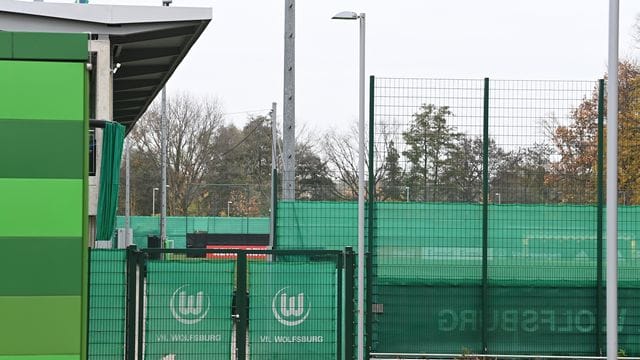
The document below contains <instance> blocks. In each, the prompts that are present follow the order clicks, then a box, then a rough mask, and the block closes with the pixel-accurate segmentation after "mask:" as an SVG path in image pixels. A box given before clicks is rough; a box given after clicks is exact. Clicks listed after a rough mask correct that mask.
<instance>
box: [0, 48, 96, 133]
mask: <svg viewBox="0 0 640 360" xmlns="http://www.w3.org/2000/svg"><path fill="white" fill-rule="evenodd" d="M85 71H86V70H85V64H84V63H67V62H39V61H5V60H0V84H1V85H0V99H2V106H0V119H10V120H22V119H26V120H77V121H83V120H84V118H85V114H84V101H85V100H84V87H83V86H82V85H80V86H79V84H81V83H82V82H83V81H84V72H85Z"/></svg>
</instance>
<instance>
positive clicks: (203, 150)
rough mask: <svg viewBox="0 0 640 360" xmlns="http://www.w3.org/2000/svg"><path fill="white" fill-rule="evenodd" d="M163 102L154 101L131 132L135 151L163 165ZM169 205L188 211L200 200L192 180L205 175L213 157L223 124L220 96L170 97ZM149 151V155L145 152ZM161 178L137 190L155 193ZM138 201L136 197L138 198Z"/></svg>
mask: <svg viewBox="0 0 640 360" xmlns="http://www.w3.org/2000/svg"><path fill="white" fill-rule="evenodd" d="M160 111H161V109H160V103H159V102H157V101H156V102H154V103H153V104H152V105H151V107H150V108H149V109H148V110H147V112H146V113H145V114H144V115H143V116H142V118H141V119H140V120H139V121H138V123H137V124H136V126H135V127H134V129H133V131H132V132H131V134H130V135H129V136H130V137H131V139H132V152H135V153H139V154H140V156H141V157H142V158H144V159H146V160H148V161H151V162H153V164H139V165H141V166H145V165H148V166H150V167H153V168H156V169H159V168H160V165H159V164H160V134H161V129H160V119H161V113H160ZM167 124H168V126H167V128H168V132H167V134H168V135H167V136H168V137H167V158H168V159H167V178H168V185H169V187H170V189H169V191H168V194H169V196H168V199H167V208H168V212H169V214H173V215H177V214H188V212H189V208H190V207H191V206H192V205H194V202H196V201H198V199H197V198H195V197H194V196H193V191H192V189H191V188H192V187H191V185H192V184H196V183H200V182H202V180H203V179H204V178H205V176H206V174H207V171H208V168H207V165H208V163H209V161H210V159H211V158H212V157H213V156H214V155H215V150H216V148H215V141H216V135H217V133H218V131H219V129H220V127H221V126H222V124H223V112H222V110H221V106H220V104H219V102H218V101H217V100H216V99H207V98H197V97H194V96H192V95H190V94H188V93H182V94H179V95H177V96H174V97H169V98H168V99H167ZM143 154H145V156H142V155H143ZM159 184H160V173H159V172H158V177H157V181H153V180H151V181H148V182H146V183H145V184H143V186H146V187H147V189H139V190H137V191H136V193H142V194H145V196H150V195H146V194H151V192H152V191H153V187H159ZM134 201H136V199H134Z"/></svg>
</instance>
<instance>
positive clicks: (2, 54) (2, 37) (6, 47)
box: [0, 31, 13, 59]
mask: <svg viewBox="0 0 640 360" xmlns="http://www.w3.org/2000/svg"><path fill="white" fill-rule="evenodd" d="M12 57H13V36H12V34H11V33H8V32H3V31H0V59H11V58H12Z"/></svg>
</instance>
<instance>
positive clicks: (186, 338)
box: [156, 333, 222, 342]
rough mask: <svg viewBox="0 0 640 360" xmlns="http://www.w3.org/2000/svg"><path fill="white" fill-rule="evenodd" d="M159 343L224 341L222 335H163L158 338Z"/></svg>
mask: <svg viewBox="0 0 640 360" xmlns="http://www.w3.org/2000/svg"><path fill="white" fill-rule="evenodd" d="M156 341H157V342H167V341H171V342H219V341H222V335H220V334H189V333H185V334H176V333H171V334H161V335H157V336H156Z"/></svg>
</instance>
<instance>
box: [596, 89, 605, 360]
mask: <svg viewBox="0 0 640 360" xmlns="http://www.w3.org/2000/svg"><path fill="white" fill-rule="evenodd" d="M597 166H598V175H597V176H598V179H597V184H596V186H597V188H598V214H597V227H596V232H597V233H596V239H597V241H598V244H597V246H598V259H597V261H596V264H597V266H596V271H597V275H596V355H602V353H603V351H602V294H603V284H602V268H603V264H602V256H603V253H604V250H603V239H602V230H603V229H602V225H603V221H602V220H603V217H602V216H603V211H602V209H603V206H604V205H603V202H604V193H603V188H604V181H603V174H604V80H603V79H600V80H598V165H597Z"/></svg>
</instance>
